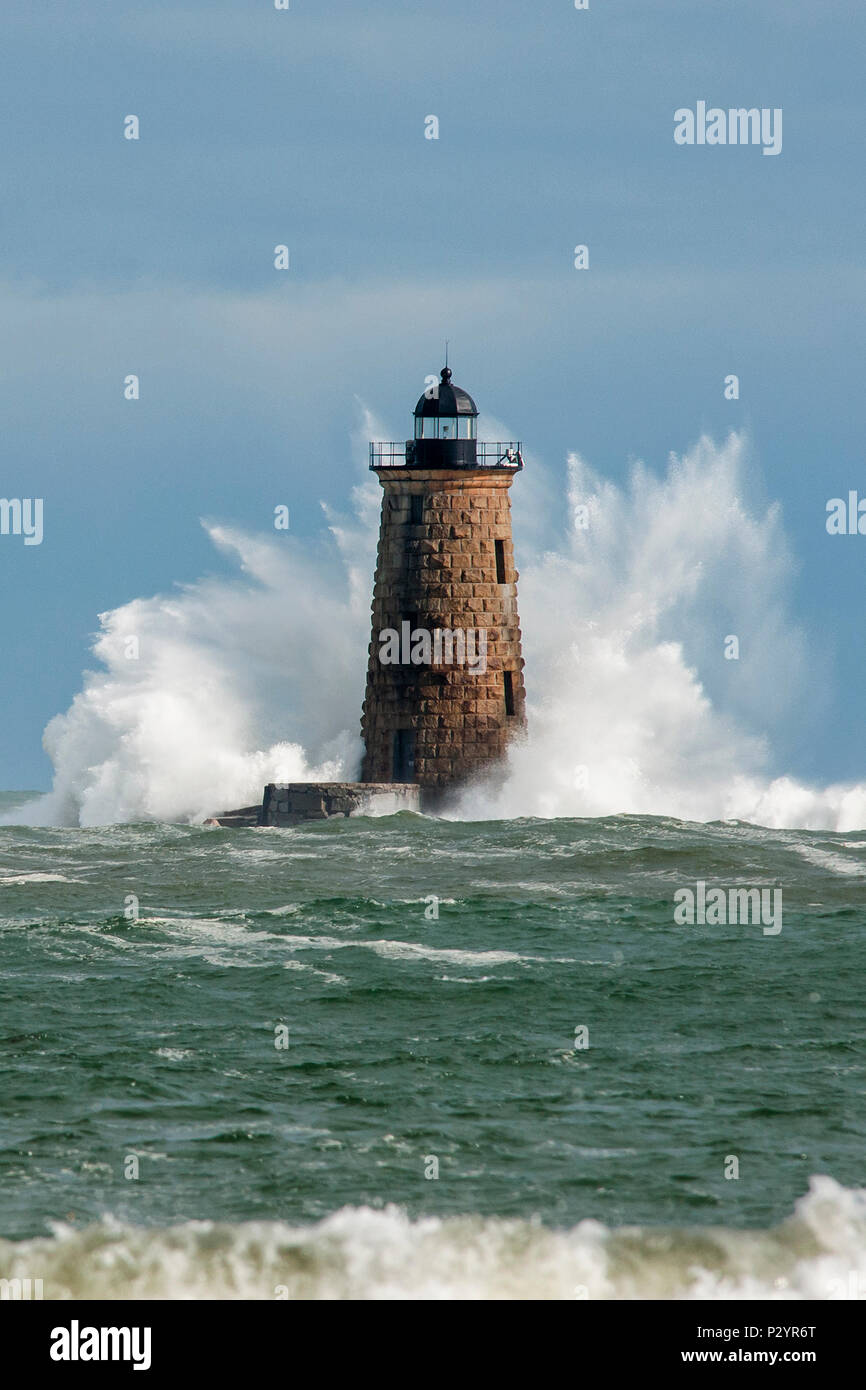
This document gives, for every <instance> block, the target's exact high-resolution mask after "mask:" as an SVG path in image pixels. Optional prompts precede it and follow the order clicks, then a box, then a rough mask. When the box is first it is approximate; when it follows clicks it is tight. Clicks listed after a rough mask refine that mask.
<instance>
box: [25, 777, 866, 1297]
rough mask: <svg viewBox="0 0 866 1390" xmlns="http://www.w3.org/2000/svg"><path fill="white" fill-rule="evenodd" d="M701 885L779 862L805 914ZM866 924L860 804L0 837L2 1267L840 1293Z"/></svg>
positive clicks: (456, 1285)
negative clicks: (777, 826) (703, 919)
mask: <svg viewBox="0 0 866 1390" xmlns="http://www.w3.org/2000/svg"><path fill="white" fill-rule="evenodd" d="M7 804H11V801H10V799H9V798H7ZM698 881H705V882H706V883H707V884H708V885H720V886H723V887H725V888H726V889H727V888H732V887H740V886H744V887H758V888H760V887H775V888H781V890H782V895H783V899H782V901H783V916H782V930H781V932H779V933H778V934H776V935H769V934H765V933H764V932H763V930H762V928H761V926H760V924H743V925H736V924H735V925H724V926H710V925H703V926H699V925H696V926H683V925H677V923H676V922H675V921H674V894H675V892H676V891H677V889H679V888H682V887H689V886H691V887H692V888H694V887H695V885H696V883H697V882H698ZM864 928H866V832H864V833H862V834H858V833H853V834H848V835H838V834H830V833H815V832H805V831H795V830H789V831H779V830H773V831H770V830H762V829H759V828H755V827H751V826H747V825H742V824H735V823H725V824H713V825H699V824H685V823H682V822H678V821H673V820H666V819H661V818H653V817H637V816H619V817H611V818H607V819H600V820H551V821H543V820H522V821H510V822H502V821H498V822H487V823H455V822H447V821H439V820H433V819H429V818H424V817H421V816H414V815H409V814H403V815H399V816H392V817H385V818H381V819H366V818H357V819H350V820H342V819H341V820H334V821H329V822H326V823H320V824H310V825H308V826H304V827H299V828H297V829H291V830H236V831H228V830H219V829H207V828H202V827H196V826H182V825H152V824H150V825H120V826H112V827H105V828H98V829H55V828H51V829H46V828H27V827H17V826H3V827H0V995H2V1003H0V1048H2V1070H0V1098H2V1105H0V1115H2V1121H0V1236H2V1237H3V1239H2V1240H0V1274H8V1273H9V1272H10V1271H13V1272H14V1271H17V1272H18V1273H19V1274H20V1273H21V1272H22V1271H25V1272H26V1271H27V1270H29V1271H30V1272H31V1273H32V1274H33V1275H35V1276H38V1275H39V1268H43V1267H44V1269H45V1270H46V1271H47V1272H48V1275H49V1280H53V1282H54V1287H55V1293H54V1294H53V1295H51V1296H58V1297H61V1296H68V1295H69V1294H70V1293H71V1292H75V1291H77V1292H78V1293H79V1294H80V1293H81V1292H89V1293H91V1294H92V1295H93V1296H112V1295H115V1296H117V1295H120V1294H123V1293H124V1292H130V1291H133V1292H135V1291H138V1292H141V1291H142V1290H145V1291H146V1292H149V1293H150V1294H151V1295H153V1296H199V1295H200V1296H238V1295H239V1294H243V1295H244V1296H251V1297H254V1296H262V1297H272V1296H274V1295H273V1288H274V1287H276V1286H277V1285H279V1284H280V1280H281V1279H285V1280H286V1284H285V1287H288V1288H290V1289H291V1290H292V1296H294V1295H295V1294H296V1293H301V1292H306V1293H307V1294H308V1295H309V1296H323V1297H324V1296H341V1294H345V1293H347V1292H349V1293H351V1292H352V1291H353V1290H354V1292H355V1294H356V1296H357V1294H358V1288H359V1283H358V1281H359V1280H360V1287H361V1296H366V1294H367V1292H368V1291H369V1289H370V1288H371V1287H374V1286H375V1288H378V1289H380V1290H381V1289H382V1288H385V1289H390V1290H391V1292H392V1293H393V1291H394V1289H396V1290H398V1293H399V1292H403V1293H405V1292H406V1290H407V1289H409V1288H412V1287H415V1286H416V1285H415V1284H413V1279H414V1280H416V1283H417V1280H418V1279H421V1280H422V1284H423V1281H424V1280H425V1279H426V1280H428V1282H429V1279H431V1278H434V1282H435V1292H434V1296H436V1294H437V1293H438V1294H439V1295H441V1296H451V1295H454V1294H455V1290H458V1291H459V1290H461V1289H463V1283H462V1282H461V1281H464V1282H465V1281H466V1280H469V1281H470V1285H469V1287H470V1289H471V1290H475V1292H476V1296H497V1290H498V1291H500V1292H502V1291H503V1290H504V1292H503V1296H509V1294H510V1293H512V1292H514V1291H518V1292H523V1293H524V1294H525V1293H526V1291H527V1287H529V1286H526V1285H525V1280H526V1279H529V1280H530V1285H531V1290H541V1291H542V1294H543V1296H554V1297H555V1296H574V1294H573V1292H569V1291H571V1290H573V1289H574V1288H575V1287H578V1288H587V1289H589V1296H596V1295H598V1296H613V1294H612V1293H611V1291H612V1290H613V1291H614V1292H616V1291H617V1290H618V1291H619V1294H620V1295H621V1294H622V1289H623V1287H624V1285H623V1283H622V1280H623V1279H625V1280H626V1282H627V1287H628V1289H630V1290H632V1292H634V1291H635V1290H636V1291H637V1292H638V1293H640V1292H644V1293H647V1292H651V1291H652V1290H653V1289H656V1290H657V1289H658V1288H662V1290H663V1292H665V1291H666V1292H671V1291H673V1293H677V1291H678V1292H679V1295H680V1296H685V1295H684V1294H683V1290H687V1289H688V1288H690V1287H691V1285H690V1284H689V1280H690V1279H692V1280H694V1279H698V1278H705V1279H708V1280H710V1283H711V1285H712V1290H715V1291H716V1292H718V1289H719V1288H724V1287H727V1286H726V1285H725V1280H726V1279H728V1280H730V1279H733V1280H734V1284H735V1285H736V1287H737V1288H738V1289H740V1291H742V1288H743V1287H744V1285H743V1281H744V1280H746V1281H748V1279H749V1278H752V1277H753V1275H754V1277H756V1278H757V1279H758V1285H757V1286H759V1287H760V1288H762V1289H764V1290H765V1291H766V1288H767V1287H770V1288H773V1287H774V1284H773V1281H774V1280H776V1281H777V1282H776V1285H775V1287H776V1288H777V1289H781V1290H782V1292H783V1294H784V1292H785V1290H787V1289H790V1290H792V1293H791V1296H795V1294H796V1290H797V1288H798V1287H799V1285H798V1282H797V1281H798V1280H799V1281H800V1284H801V1285H802V1286H803V1288H805V1287H806V1286H807V1285H808V1286H809V1287H811V1288H812V1289H813V1292H812V1294H811V1295H810V1296H829V1295H828V1294H827V1293H826V1289H827V1287H828V1285H829V1283H831V1282H832V1281H833V1280H842V1281H844V1279H845V1278H849V1283H850V1271H851V1270H859V1269H860V1263H859V1261H860V1257H861V1253H862V1251H863V1249H864V1244H866V1241H864V1237H866V1210H864V1208H863V1198H862V1194H861V1193H859V1192H858V1191H857V1189H860V1188H863V1187H866V1143H864V1138H866V1114H864V1099H866V1049H864V1033H866V1025H864V1013H863V1005H862V997H863V964H864V945H863V942H864ZM584 1030H585V1031H584ZM732 1160H735V1162H732ZM733 1170H737V1175H736V1176H733V1175H732V1173H733ZM437 1173H438V1176H436V1175H435V1174H437ZM136 1174H137V1175H136ZM815 1175H817V1176H818V1177H819V1178H820V1179H822V1182H819V1183H818V1185H817V1186H815V1185H814V1184H813V1191H812V1195H811V1197H809V1196H807V1195H806V1194H807V1193H808V1192H809V1184H810V1179H811V1178H813V1177H814V1176H815ZM822 1184H823V1185H822ZM804 1202H805V1206H804ZM798 1203H799V1206H798V1207H797V1210H798V1212H799V1215H798V1216H796V1217H795V1216H794V1215H793V1213H794V1212H795V1206H797V1204H798ZM810 1203H811V1206H810V1205H809V1204H810ZM200 1223H205V1224H204V1225H202V1224H200ZM780 1223H781V1225H780ZM623 1228H639V1231H638V1233H637V1234H636V1233H635V1232H629V1231H628V1230H626V1231H624V1230H623ZM665 1232H667V1235H665V1234H664V1233H665ZM710 1232H716V1233H717V1234H715V1235H710V1234H708V1233H710ZM719 1232H721V1233H722V1234H721V1235H719V1234H718V1233H719ZM671 1233H675V1234H671ZM702 1233H703V1234H702ZM725 1233H727V1234H725ZM738 1233H740V1234H738ZM768 1233H769V1234H768ZM757 1240H760V1241H762V1242H763V1244H762V1245H761V1247H760V1249H761V1251H762V1252H763V1253H762V1254H760V1256H759V1254H758V1253H755V1252H756V1250H757V1247H756V1246H755V1244H754V1242H755V1241H757ZM624 1241H625V1242H626V1245H625V1246H623V1242H624ZM660 1241H661V1242H662V1243H661V1245H659V1242H660ZM629 1242H632V1244H629ZM633 1242H637V1244H636V1245H635V1244H634V1243H633ZM665 1242H667V1244H665ZM702 1242H703V1243H702ZM708 1242H709V1244H707V1243H708ZM768 1242H769V1243H768ZM822 1242H824V1244H822ZM672 1251H673V1252H674V1253H673V1254H672V1253H671V1252H672ZM287 1252H288V1253H287ZM299 1252H300V1253H299ZM677 1252H678V1253H677ZM750 1252H751V1253H750ZM780 1252H781V1253H780ZM362 1256H363V1258H362ZM822 1259H824V1260H825V1264H824V1265H820V1260H822ZM353 1260H354V1264H353ZM659 1261H661V1265H660V1264H659ZM731 1261H733V1263H731ZM816 1261H818V1262H819V1263H818V1264H816ZM34 1262H35V1265H38V1266H39V1268H36V1267H35V1265H34ZM383 1262H384V1263H383ZM828 1262H829V1263H828ZM662 1265H663V1266H664V1271H666V1272H665V1273H664V1277H663V1276H662V1274H661V1273H660V1272H659V1271H660V1269H661V1266H662ZM695 1269H697V1270H698V1273H697V1274H694V1270H695ZM863 1269H864V1277H866V1264H864V1266H863ZM359 1270H363V1271H364V1272H363V1273H359V1272H358V1271H359ZM798 1270H799V1271H800V1273H797V1271H798ZM804 1270H805V1271H806V1273H803V1271H804ZM383 1271H384V1272H383ZM389 1271H390V1272H389ZM413 1271H414V1273H413ZM473 1271H474V1272H473ZM690 1271H691V1273H690ZM756 1272H757V1273H756ZM855 1277H856V1278H860V1277H861V1276H860V1275H859V1274H857V1275H856V1276H855ZM629 1279H631V1280H632V1283H628V1280H629ZM659 1279H661V1280H662V1283H661V1284H659V1283H658V1280H659ZM816 1279H817V1280H818V1292H817V1294H816V1293H815V1292H814V1286H815V1280H816ZM389 1280H390V1281H391V1282H390V1283H389ZM473 1280H474V1281H475V1282H474V1283H473V1282H472V1281H473ZM780 1280H781V1282H780V1283H779V1282H778V1281H780ZM377 1281H378V1283H377ZM383 1281H384V1283H383ZM503 1281H504V1282H503ZM521 1281H524V1282H523V1283H522V1282H521ZM545 1281H547V1282H545ZM665 1281H667V1282H665ZM671 1281H673V1282H671ZM768 1281H769V1282H768ZM810 1281H811V1282H810ZM821 1281H823V1282H821ZM757 1286H756V1287H757ZM419 1287H420V1286H419ZM425 1287H426V1285H425ZM840 1287H841V1285H840ZM491 1290H492V1291H493V1292H492V1294H491ZM531 1290H530V1291H531ZM190 1291H192V1292H190ZM428 1292H429V1289H428ZM801 1292H802V1289H801ZM542 1294H539V1296H542ZM863 1294H864V1295H866V1285H864V1288H863ZM47 1296H49V1293H48V1292H47V1291H46V1297H47ZM461 1296H462V1295H461ZM465 1296H472V1293H471V1292H470V1293H469V1294H466V1295H465ZM628 1296H631V1294H629V1295H628ZM839 1296H842V1295H839Z"/></svg>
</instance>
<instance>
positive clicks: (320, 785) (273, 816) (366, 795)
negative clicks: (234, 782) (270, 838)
mask: <svg viewBox="0 0 866 1390" xmlns="http://www.w3.org/2000/svg"><path fill="white" fill-rule="evenodd" d="M420 791H421V789H420V787H418V786H417V785H416V784H415V783H414V782H269V783H268V785H267V786H266V787H265V794H264V797H263V799H262V804H261V806H244V807H241V809H240V810H237V811H224V812H223V813H222V815H219V816H214V817H213V819H212V820H208V821H205V825H221V826H223V827H224V828H225V829H227V830H233V829H238V828H243V827H248V826H257V825H276V826H285V825H299V824H301V823H302V822H303V821H308V820H328V819H329V818H330V817H331V816H363V815H370V814H373V815H391V814H394V813H395V812H397V811H418V810H420V808H421V801H420Z"/></svg>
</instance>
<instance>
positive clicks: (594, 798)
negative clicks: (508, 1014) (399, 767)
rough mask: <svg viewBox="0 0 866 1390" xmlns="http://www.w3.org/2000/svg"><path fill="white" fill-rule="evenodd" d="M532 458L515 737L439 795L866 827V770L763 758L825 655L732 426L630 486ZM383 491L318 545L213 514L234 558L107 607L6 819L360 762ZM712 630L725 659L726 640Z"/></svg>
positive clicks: (491, 804) (133, 803) (468, 813)
mask: <svg viewBox="0 0 866 1390" xmlns="http://www.w3.org/2000/svg"><path fill="white" fill-rule="evenodd" d="M377 431H378V427H377V426H376V425H375V423H374V422H372V421H368V422H367V426H366V430H365V433H369V434H371V436H372V434H373V433H376V432H377ZM378 432H379V433H381V431H378ZM529 462H530V466H529V467H528V468H527V470H526V473H525V474H524V475H522V476H521V478H520V480H519V486H520V489H521V495H520V505H518V506H516V507H515V513H514V518H515V532H516V536H515V539H516V544H517V548H518V553H519V555H520V565H521V576H520V611H521V618H522V624H523V631H524V638H525V655H526V662H527V666H526V682H527V691H528V699H529V708H528V712H529V738H528V742H527V743H526V744H524V745H523V746H520V747H517V748H515V749H514V750H513V752H512V755H511V758H510V762H509V769H508V775H507V777H506V778H505V781H504V784H502V785H497V786H496V787H493V786H481V787H476V788H475V789H474V790H472V791H471V792H469V793H467V794H465V795H464V796H463V797H462V798H461V799H460V800H459V802H458V803H457V804H456V805H455V807H454V808H453V810H452V812H451V814H453V815H454V816H456V817H458V818H463V819H490V818H515V817H523V816H535V817H539V816H541V817H554V816H556V817H562V816H604V815H610V814H618V813H623V812H627V813H637V814H649V815H668V816H674V817H678V818H681V819H687V820H697V821H709V820H726V819H737V820H742V821H748V822H752V823H755V824H760V825H765V826H774V827H782V826H800V827H804V828H812V829H828V830H852V829H857V828H862V827H864V826H866V785H863V784H857V785H850V786H847V785H837V786H830V787H825V788H813V787H808V786H805V785H802V784H801V783H799V782H798V781H796V779H794V778H792V777H789V776H785V775H778V771H777V769H776V768H775V767H774V757H773V754H772V752H771V750H770V747H769V744H768V741H767V738H768V732H769V730H771V729H773V728H782V727H784V726H785V721H788V726H789V728H790V727H795V728H796V727H798V725H797V720H798V718H799V711H800V709H801V708H803V707H804V703H805V696H806V695H807V694H809V695H812V694H815V689H816V687H815V679H816V678H815V674H814V673H815V670H816V669H817V663H815V662H814V661H813V662H812V664H811V667H808V668H807V663H806V661H805V659H804V639H803V636H802V634H801V633H800V632H799V631H798V629H797V627H796V625H795V624H794V623H793V622H792V621H791V618H790V616H789V614H788V612H787V608H786V599H785V594H786V589H787V585H788V582H789V575H790V570H791V566H790V560H789V556H788V550H787V546H786V542H785V537H784V535H783V532H782V526H781V518H780V513H779V510H778V508H776V507H770V508H769V509H763V510H762V509H760V508H755V507H752V508H751V509H750V508H749V506H748V505H747V504H746V502H745V501H744V497H745V495H746V493H747V491H748V487H747V478H746V467H745V464H746V447H745V442H744V440H743V439H742V438H741V437H739V436H736V435H731V436H730V438H729V439H728V440H727V441H726V443H725V444H724V445H722V446H720V447H719V446H716V445H715V444H713V443H712V442H711V441H710V440H708V439H702V440H700V441H699V443H698V444H697V445H696V446H695V448H693V449H692V450H691V451H690V452H689V453H687V454H686V455H685V456H683V457H682V458H677V457H674V456H672V457H671V460H670V463H669V466H668V469H667V472H666V473H665V475H664V476H663V477H656V476H654V475H653V474H651V473H650V472H649V471H648V470H647V469H646V468H644V467H643V466H642V465H640V464H637V465H635V466H634V468H633V471H632V474H631V477H630V480H629V482H628V484H627V485H626V486H624V487H622V488H620V487H617V486H615V485H614V484H613V483H611V482H608V481H606V480H605V479H603V478H601V477H599V476H598V475H597V474H595V473H594V472H593V471H592V469H590V468H589V467H588V466H587V465H586V464H585V463H584V462H583V461H582V460H581V459H580V458H579V457H578V456H577V455H573V456H572V457H571V458H570V460H569V472H568V498H567V503H568V505H567V507H566V508H563V507H561V506H560V505H558V504H557V502H556V500H555V497H554V491H553V488H552V486H551V483H550V480H549V478H548V477H547V475H546V472H545V469H544V468H543V466H542V465H541V464H540V463H539V462H538V461H535V460H530V461H529ZM380 495H381V494H380V489H379V487H378V485H377V484H375V483H373V482H371V481H369V480H368V481H366V482H365V483H364V484H363V485H362V486H359V487H357V488H355V489H354V492H353V506H354V510H355V513H356V519H355V520H353V521H351V522H349V521H346V520H345V519H341V518H339V517H335V516H333V515H331V514H330V513H328V514H327V522H328V528H327V533H326V535H325V537H324V538H323V539H322V540H321V541H320V542H309V543H305V542H303V541H300V540H296V539H294V538H292V537H281V538H280V539H279V540H276V539H275V538H274V537H269V538H262V537H261V536H250V535H245V534H243V533H241V532H240V531H238V530H236V529H233V528H230V527H226V526H217V525H211V526H209V527H208V530H209V533H210V536H211V538H212V540H213V542H214V544H215V545H216V546H217V548H218V549H219V550H220V551H222V552H223V554H224V555H226V556H228V557H229V558H230V559H231V560H232V561H234V562H235V563H236V565H237V566H238V567H239V569H240V571H241V576H240V577H234V578H224V579H220V578H209V579H203V580H200V581H199V582H197V583H195V584H192V585H188V586H185V587H184V588H182V589H180V590H179V591H178V592H175V593H172V594H171V595H169V596H157V597H155V598H149V599H136V600H134V601H133V602H132V603H128V604H125V605H124V606H123V607H120V608H116V609H114V610H112V611H110V612H106V613H103V614H102V615H101V618H100V623H101V630H100V633H99V636H98V637H97V639H96V641H95V644H94V648H93V656H94V658H95V661H96V664H97V668H98V669H96V670H94V671H91V672H88V673H87V674H85V676H84V681H83V687H82V690H81V692H80V694H78V695H77V696H76V697H75V699H74V701H73V703H72V705H71V706H70V708H69V710H68V711H67V712H66V713H65V714H62V715H58V716H57V717H56V718H55V719H53V720H52V721H51V723H50V724H49V726H48V728H47V730H46V733H45V746H46V748H47V750H48V752H49V753H50V755H51V758H52V760H53V762H54V767H55V779H54V786H53V789H52V791H51V793H50V794H49V795H48V796H46V797H43V798H40V799H38V800H37V801H35V802H31V803H30V804H29V805H28V806H27V807H25V808H24V810H22V809H21V808H20V807H19V808H16V809H15V810H14V811H13V812H12V813H10V814H9V815H7V817H6V819H7V820H8V821H13V820H17V821H21V820H22V819H23V820H24V821H26V822H28V823H32V824H67V825H76V824H78V825H82V826H95V825H102V824H108V823H112V822H124V821H136V820H145V821H146V820H163V821H182V820H193V821H195V820H202V819H204V818H205V817H207V816H210V815H213V814H214V813H215V812H218V811H220V810H222V809H226V808H229V807H233V806H241V805H245V804H251V803H254V802H257V801H258V800H259V799H260V797H261V790H262V786H263V784H264V783H265V782H267V781H302V780H334V779H354V778H356V777H357V776H358V773H359V768H360V751H361V750H360V741H359V736H358V721H359V712H360V706H361V700H362V698H363V680H364V671H365V667H366V660H367V658H366V650H367V643H368V640H369V627H368V625H369V593H370V587H371V583H372V575H373V569H374V563H375V542H376V531H377V524H378V511H379V502H380ZM580 508H585V509H586V510H585V511H584V512H581V511H580V510H579V509H580ZM563 516H564V517H565V518H566V521H565V524H564V525H563V526H562V527H561V529H560V530H559V531H558V532H556V533H554V532H553V531H552V529H551V528H552V526H553V525H554V519H555V524H556V525H557V526H558V525H560V519H561V518H562V517H563ZM587 519H588V524H587V525H583V524H582V522H583V521H584V520H587ZM552 595H555V602H552V601H551V596H552ZM288 596H291V598H290V601H288ZM275 633H279V634H280V640H279V641H278V642H277V641H275V640H274V634H275ZM726 634H740V635H741V638H742V643H743V651H742V653H741V659H740V660H739V661H725V660H724V659H723V654H722V648H723V643H724V641H725V640H726ZM130 635H134V636H136V637H137V638H138V640H139V648H140V657H139V659H138V660H135V661H132V660H128V659H127V658H126V643H127V638H128V637H129V636H130ZM780 672H783V673H784V679H780ZM708 685H710V686H712V690H713V696H712V698H710V695H709V693H708V688H707V687H708ZM792 721H793V724H792Z"/></svg>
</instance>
